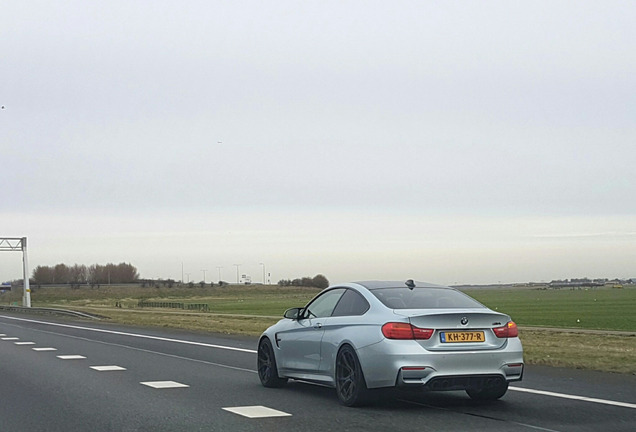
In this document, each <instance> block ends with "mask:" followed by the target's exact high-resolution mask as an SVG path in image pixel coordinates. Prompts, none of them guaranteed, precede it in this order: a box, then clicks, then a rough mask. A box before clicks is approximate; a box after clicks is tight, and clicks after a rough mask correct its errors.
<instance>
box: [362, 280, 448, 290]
mask: <svg viewBox="0 0 636 432" xmlns="http://www.w3.org/2000/svg"><path fill="white" fill-rule="evenodd" d="M354 283H356V284H358V285H362V286H363V287H365V288H366V289H368V290H371V291H372V290H374V289H380V288H405V287H406V286H407V285H406V281H362V282H354ZM413 283H414V284H415V288H445V289H454V288H451V287H448V286H445V285H436V284H432V283H429V282H419V281H413Z"/></svg>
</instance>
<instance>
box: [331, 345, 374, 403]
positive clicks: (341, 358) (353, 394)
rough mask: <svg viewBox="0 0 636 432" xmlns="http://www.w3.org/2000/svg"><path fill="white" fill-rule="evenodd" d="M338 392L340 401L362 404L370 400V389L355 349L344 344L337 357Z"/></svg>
mask: <svg viewBox="0 0 636 432" xmlns="http://www.w3.org/2000/svg"><path fill="white" fill-rule="evenodd" d="M336 393H338V399H339V400H340V403H342V404H343V405H346V406H361V405H364V404H366V403H367V402H369V390H368V389H367V384H366V382H365V381H364V375H363V373H362V367H361V366H360V362H359V361H358V356H357V355H356V352H355V350H354V349H353V348H352V347H351V346H349V345H345V346H343V347H342V348H341V349H340V351H338V356H337V357H336Z"/></svg>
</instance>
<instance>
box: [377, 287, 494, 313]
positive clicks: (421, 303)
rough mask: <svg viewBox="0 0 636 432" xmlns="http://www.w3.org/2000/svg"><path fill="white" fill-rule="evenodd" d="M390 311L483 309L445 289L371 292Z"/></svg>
mask: <svg viewBox="0 0 636 432" xmlns="http://www.w3.org/2000/svg"><path fill="white" fill-rule="evenodd" d="M371 292H372V293H373V295H375V296H376V297H377V298H378V299H379V300H380V301H381V302H382V303H383V304H384V305H385V306H386V307H388V308H391V309H456V308H462V309H463V308H483V307H484V306H483V305H482V304H481V303H479V302H478V301H477V300H475V299H473V298H471V297H469V296H467V295H466V294H464V293H461V292H459V291H455V290H453V289H447V288H415V289H413V290H411V289H409V288H406V287H405V288H402V287H398V288H378V289H374V290H371Z"/></svg>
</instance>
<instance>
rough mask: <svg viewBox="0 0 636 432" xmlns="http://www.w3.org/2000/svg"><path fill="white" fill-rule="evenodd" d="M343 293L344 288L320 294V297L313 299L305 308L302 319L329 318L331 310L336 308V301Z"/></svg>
mask: <svg viewBox="0 0 636 432" xmlns="http://www.w3.org/2000/svg"><path fill="white" fill-rule="evenodd" d="M344 292H345V289H344V288H336V289H333V290H330V291H327V292H326V293H324V294H322V295H321V296H320V297H318V298H316V299H314V301H312V302H311V303H309V304H308V305H307V307H306V308H305V313H304V314H303V316H304V318H322V317H328V316H331V313H332V312H333V308H335V307H336V304H337V303H338V300H340V297H341V296H342V294H343V293H344Z"/></svg>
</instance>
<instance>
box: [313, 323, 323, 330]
mask: <svg viewBox="0 0 636 432" xmlns="http://www.w3.org/2000/svg"><path fill="white" fill-rule="evenodd" d="M314 328H315V329H321V328H322V323H316V324H314Z"/></svg>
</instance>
